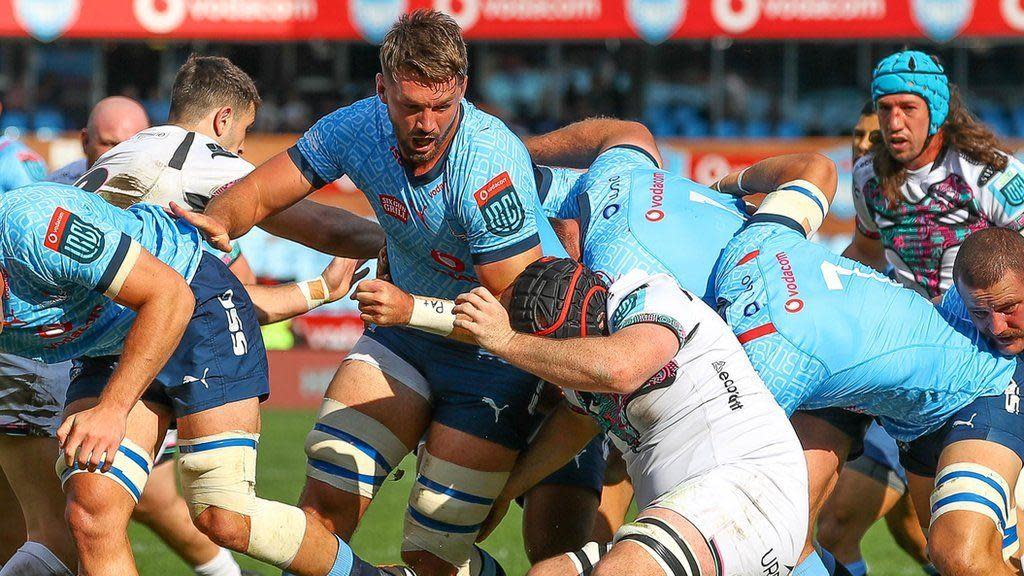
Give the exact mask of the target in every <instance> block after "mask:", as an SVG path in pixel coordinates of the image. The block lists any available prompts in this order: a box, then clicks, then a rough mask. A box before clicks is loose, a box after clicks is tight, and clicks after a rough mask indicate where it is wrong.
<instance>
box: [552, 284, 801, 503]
mask: <svg viewBox="0 0 1024 576" xmlns="http://www.w3.org/2000/svg"><path fill="white" fill-rule="evenodd" d="M608 317H609V318H610V319H611V320H610V322H609V328H610V330H611V331H612V332H616V331H618V330H621V329H623V328H625V327H627V326H632V325H634V324H638V323H654V324H660V325H662V326H665V327H666V328H668V329H670V330H672V332H673V333H675V334H676V336H677V337H678V338H679V353H678V354H677V355H676V356H675V358H673V359H672V360H671V361H670V362H669V363H668V364H666V365H665V367H664V368H662V369H661V371H659V372H658V373H657V374H654V375H653V376H651V378H650V379H649V380H648V381H647V382H646V383H644V385H643V386H641V387H640V388H639V389H637V390H636V391H635V392H633V393H631V394H605V393H592V392H576V391H571V390H565V393H566V396H567V397H568V399H569V402H570V403H571V404H572V405H573V406H574V407H575V408H576V409H578V410H580V411H582V412H584V413H587V414H590V415H591V416H592V417H593V418H594V419H595V420H597V422H598V423H599V424H600V425H601V427H602V428H603V429H604V430H605V431H607V432H608V436H609V437H610V438H611V439H612V441H613V442H614V443H615V445H616V447H618V448H619V449H620V451H621V452H622V455H623V458H625V460H626V465H627V467H628V469H629V475H630V477H631V478H632V479H633V482H634V483H635V487H636V495H637V506H638V507H639V508H640V509H643V508H645V507H646V506H647V505H648V504H649V503H651V502H652V501H654V500H655V499H657V498H658V497H659V496H661V495H663V494H666V493H667V492H669V491H670V490H671V489H672V488H674V487H675V486H677V485H678V484H680V483H681V482H683V481H685V480H687V479H689V478H692V477H694V476H697V475H700V474H702V473H704V472H706V471H708V470H711V469H712V468H715V467H717V466H720V465H724V464H736V463H740V462H751V461H756V460H758V459H771V458H774V457H776V456H785V455H787V454H788V453H789V451H792V453H793V454H796V455H799V454H800V450H799V444H797V442H796V437H795V435H794V433H793V430H792V428H791V427H790V426H789V423H788V422H787V420H786V415H785V414H784V413H783V412H782V410H781V409H780V408H779V406H778V405H777V404H776V403H775V400H774V399H773V398H772V395H771V394H770V393H769V392H768V390H767V389H766V388H765V386H764V384H763V383H762V382H761V379H760V378H759V377H758V376H757V373H755V372H754V368H753V366H751V365H750V361H749V360H747V357H746V355H745V354H744V353H743V349H742V348H741V347H740V345H739V343H738V342H737V341H736V338H735V337H734V336H733V335H732V333H731V332H730V330H729V327H728V326H726V324H725V323H724V322H723V321H722V319H721V318H719V317H718V315H716V314H715V312H714V311H713V310H712V309H711V308H710V307H708V306H707V305H706V304H704V303H703V302H702V301H701V300H700V299H699V298H696V297H695V296H693V295H691V294H690V293H689V292H686V291H685V290H682V289H680V288H679V286H678V285H677V284H676V283H675V281H674V280H673V279H672V278H671V277H669V276H667V275H664V274H654V275H652V274H649V273H646V272H643V271H640V270H636V271H633V272H630V273H628V274H626V275H624V276H623V277H622V278H621V279H620V280H618V281H617V282H615V283H614V284H612V286H611V288H610V291H609V301H608ZM797 460H798V461H799V459H797Z"/></svg>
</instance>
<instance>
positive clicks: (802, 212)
mask: <svg viewBox="0 0 1024 576" xmlns="http://www.w3.org/2000/svg"><path fill="white" fill-rule="evenodd" d="M757 213H758V214H775V215H777V216H783V217H786V218H789V219H791V220H793V221H794V222H796V223H797V224H799V225H801V226H803V227H804V230H806V231H807V235H808V236H811V235H812V234H814V233H815V232H816V231H817V230H818V228H820V227H821V223H822V222H823V221H824V220H825V216H826V215H827V214H828V197H827V196H825V193H824V192H822V191H821V189H820V188H818V187H817V186H815V185H814V184H812V183H811V182H808V181H806V180H793V181H790V182H786V183H785V184H783V185H782V186H779V189H778V190H776V191H774V192H771V193H769V194H768V195H767V196H765V198H764V201H763V202H761V206H759V207H758V209H757Z"/></svg>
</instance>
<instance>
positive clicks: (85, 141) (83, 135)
mask: <svg viewBox="0 0 1024 576" xmlns="http://www.w3.org/2000/svg"><path fill="white" fill-rule="evenodd" d="M78 138H79V139H80V140H81V141H82V150H83V151H84V150H85V149H86V148H88V147H89V129H88V128H82V131H81V132H80V133H79V135H78Z"/></svg>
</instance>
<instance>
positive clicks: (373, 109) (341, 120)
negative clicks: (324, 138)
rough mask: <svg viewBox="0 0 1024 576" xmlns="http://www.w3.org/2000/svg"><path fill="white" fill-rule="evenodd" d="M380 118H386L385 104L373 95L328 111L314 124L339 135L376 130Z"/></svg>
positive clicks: (379, 123) (379, 124)
mask: <svg viewBox="0 0 1024 576" xmlns="http://www.w3.org/2000/svg"><path fill="white" fill-rule="evenodd" d="M382 115H383V118H382V117H381V116H382ZM381 120H385V121H386V120H387V105H385V104H384V102H382V101H381V99H380V98H379V97H378V96H376V95H374V96H369V97H367V98H363V99H362V100H356V101H355V102H352V103H351V104H347V105H345V106H342V107H340V108H338V109H336V110H334V111H333V112H330V113H328V114H327V115H326V116H324V117H323V118H321V119H320V120H318V121H317V123H316V126H317V127H318V129H320V130H321V131H323V130H329V131H330V132H332V133H338V134H339V135H340V134H343V133H351V132H353V131H359V132H362V133H366V132H370V131H371V130H372V131H376V130H378V129H379V127H380V126H381Z"/></svg>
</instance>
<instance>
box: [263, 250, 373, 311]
mask: <svg viewBox="0 0 1024 576" xmlns="http://www.w3.org/2000/svg"><path fill="white" fill-rule="evenodd" d="M365 262H366V261H365V260H355V259H351V258H334V259H333V260H331V263H330V264H328V265H327V268H325V269H324V271H323V274H321V275H320V278H322V279H323V284H321V283H320V278H314V279H313V280H303V281H301V282H291V283H289V284H280V285H277V286H261V285H258V284H250V285H246V287H245V290H246V292H248V293H249V297H250V298H251V299H252V303H253V307H254V308H255V309H256V317H257V319H258V320H259V323H260V325H261V326H262V325H266V324H273V323H275V322H280V321H282V320H288V319H289V318H294V317H296V316H301V315H302V314H305V313H306V312H309V311H310V310H312V309H313V308H315V307H317V306H321V305H323V304H329V303H331V302H334V301H336V300H340V299H341V298H342V297H343V296H345V294H347V293H348V290H349V288H350V287H351V286H352V283H353V282H358V281H359V280H361V279H362V278H364V277H365V276H366V275H367V274H369V272H370V271H369V269H368V268H364V269H363V270H361V271H359V272H358V273H356V270H357V269H358V268H359V267H360V266H362V265H363V264H364V263H365ZM300 284H306V286H307V289H308V290H309V293H310V295H311V296H314V297H315V300H316V302H314V303H313V307H311V302H310V301H308V300H306V295H305V294H304V293H303V292H302V290H301V289H300V288H299V285H300ZM325 287H326V289H327V292H326V293H323V289H324V288H325Z"/></svg>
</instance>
